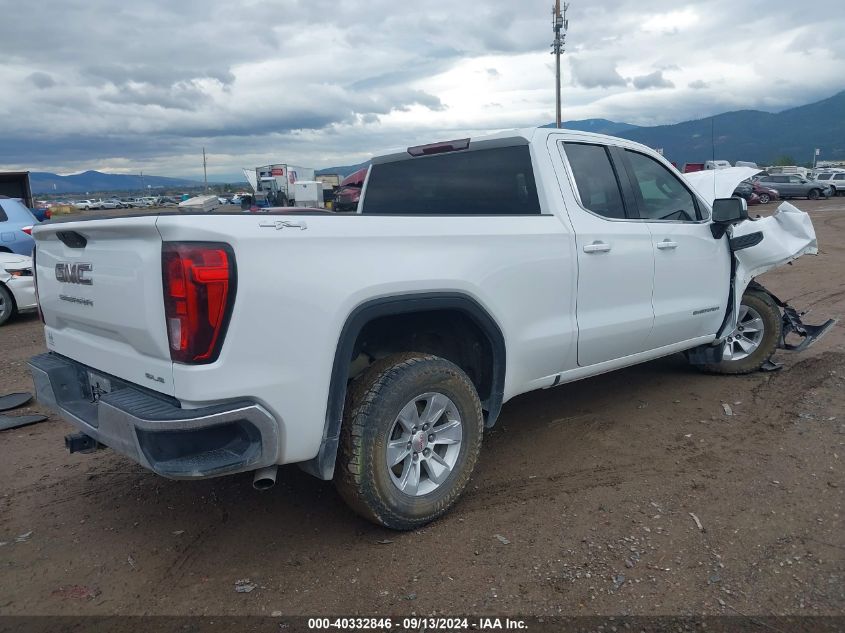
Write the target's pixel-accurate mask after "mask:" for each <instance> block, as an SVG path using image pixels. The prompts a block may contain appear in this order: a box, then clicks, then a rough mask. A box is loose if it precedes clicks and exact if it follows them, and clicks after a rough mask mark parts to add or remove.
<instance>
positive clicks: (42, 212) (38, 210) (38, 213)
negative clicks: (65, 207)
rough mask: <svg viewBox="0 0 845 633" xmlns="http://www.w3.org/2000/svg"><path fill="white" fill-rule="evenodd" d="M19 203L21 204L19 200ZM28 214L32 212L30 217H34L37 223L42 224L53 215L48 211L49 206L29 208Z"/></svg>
mask: <svg viewBox="0 0 845 633" xmlns="http://www.w3.org/2000/svg"><path fill="white" fill-rule="evenodd" d="M19 201H20V202H21V203H22V202H23V201H22V200H20V199H19ZM30 212H32V215H34V216H35V219H36V220H38V221H39V222H44V221H45V220H49V219H50V218H51V217H53V213H52V212H51V211H50V207H49V206H44V207H35V208H31V209H30Z"/></svg>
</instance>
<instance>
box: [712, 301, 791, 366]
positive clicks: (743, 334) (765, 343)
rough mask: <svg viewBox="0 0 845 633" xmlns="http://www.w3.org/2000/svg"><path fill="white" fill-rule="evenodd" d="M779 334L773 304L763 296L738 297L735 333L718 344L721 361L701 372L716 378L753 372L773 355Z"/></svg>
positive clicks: (779, 329) (779, 328) (777, 311)
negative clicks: (720, 345) (714, 375)
mask: <svg viewBox="0 0 845 633" xmlns="http://www.w3.org/2000/svg"><path fill="white" fill-rule="evenodd" d="M782 330H783V322H782V320H781V316H780V310H779V309H778V306H777V304H776V303H775V302H774V300H772V298H771V297H770V296H769V295H768V294H766V293H765V292H760V291H758V290H749V291H748V292H746V293H745V294H744V295H743V297H742V302H741V303H740V306H739V316H738V318H737V326H736V329H735V330H734V331H733V332H731V334H730V335H729V336H728V338H727V339H725V341H724V343H723V344H722V360H721V361H720V362H718V363H713V364H709V365H704V366H703V369H704V370H705V371H709V372H713V373H716V374H749V373H751V372H753V371H757V370H758V369H760V368H761V367H762V366H763V365H764V364H765V363H766V362H767V361H768V360H769V359H770V358H771V357H772V354H774V353H775V350H776V349H777V346H778V342H779V341H780V337H781V332H782Z"/></svg>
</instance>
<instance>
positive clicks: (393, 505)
mask: <svg viewBox="0 0 845 633" xmlns="http://www.w3.org/2000/svg"><path fill="white" fill-rule="evenodd" d="M432 391H435V392H439V393H443V394H444V395H446V396H448V397H449V398H450V399H451V400H452V401H453V402H454V403H455V405H456V407H457V409H458V411H459V413H460V416H461V421H462V426H463V439H462V443H461V449H460V453H459V456H458V459H457V461H456V463H455V466H454V467H453V469H452V473H451V474H450V475H449V477H448V479H446V481H444V482H443V483H442V484H441V485H440V486H439V487H438V488H437V489H435V490H434V491H432V492H431V493H429V494H426V495H421V496H409V495H407V494H405V493H403V492H401V491H400V490H399V489H398V488H397V487H396V486H395V485H394V484H393V482H392V481H391V479H390V474H389V472H388V468H387V463H386V460H385V443H386V442H387V441H388V439H389V438H388V433H390V429H391V428H392V426H393V423H394V421H395V420H396V417H397V415H398V414H399V412H400V411H401V410H402V408H403V407H404V406H405V405H406V404H407V403H408V402H409V401H410V400H411V399H413V398H415V397H416V396H418V395H420V394H423V393H426V392H432ZM483 434H484V417H483V414H482V411H481V402H480V401H479V398H478V394H477V392H476V390H475V387H474V386H473V384H472V382H471V381H470V379H469V378H468V377H467V375H466V374H465V373H464V372H463V371H462V370H461V369H460V367H458V366H457V365H455V364H453V363H451V362H449V361H447V360H445V359H443V358H440V357H438V356H432V355H429V354H422V353H404V354H396V355H393V356H389V357H387V358H384V359H382V360H379V361H376V362H375V363H374V364H373V365H371V366H370V367H369V368H368V369H367V370H366V371H365V372H363V373H362V374H361V375H360V376H359V377H358V378H356V379H355V380H354V381H353V383H352V384H351V385H350V387H349V389H348V390H347V397H346V405H345V410H344V418H343V426H342V427H341V436H340V447H339V451H338V458H337V464H336V467H335V477H334V480H335V486H336V487H337V490H338V492H339V493H340V495H341V496H342V497H343V499H344V500H345V501H346V503H347V504H348V505H349V506H350V507H351V508H352V509H353V510H354V511H355V512H357V513H358V514H359V515H361V516H362V517H364V518H365V519H367V520H369V521H372V522H373V523H376V524H379V525H383V526H385V527H388V528H392V529H394V530H413V529H416V528H419V527H421V526H423V525H425V524H426V523H429V522H431V521H433V520H435V519H437V518H438V517H440V516H442V515H443V514H444V513H446V512H447V511H448V510H449V509H450V508H451V507H452V506H453V505H454V504H455V502H456V501H457V500H458V498H459V497H460V496H461V493H462V492H463V491H464V488H466V486H467V483H468V482H469V480H470V477H471V476H472V473H473V470H475V465H476V463H477V461H478V455H479V453H480V451H481V440H482V437H483Z"/></svg>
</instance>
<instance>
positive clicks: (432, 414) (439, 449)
mask: <svg viewBox="0 0 845 633" xmlns="http://www.w3.org/2000/svg"><path fill="white" fill-rule="evenodd" d="M463 435H464V429H463V423H462V421H461V415H460V413H459V412H458V407H457V406H455V403H454V402H452V400H451V399H450V398H449V397H448V396H446V395H444V394H442V393H436V392H429V393H424V394H421V395H419V396H417V397H416V398H414V399H413V400H411V401H410V402H408V403H407V404H406V405H405V406H404V407H402V410H401V411H400V412H399V415H397V416H396V420H394V422H393V425H392V427H391V429H390V434H389V437H388V443H387V449H386V451H385V459H386V460H387V468H388V471H389V472H390V479H391V480H392V481H393V485H395V486H396V487H397V488H398V489H399V490H400V491H401V492H403V493H404V494H406V495H409V496H411V497H418V496H422V495H426V494H429V493H431V492H434V491H435V490H437V489H438V488H439V487H440V486H441V485H443V483H444V482H445V481H446V479H448V477H449V475H450V474H451V473H452V470H453V468H454V467H455V464H456V462H457V461H458V456H459V455H460V452H461V444H462V442H463Z"/></svg>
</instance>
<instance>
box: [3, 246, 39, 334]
mask: <svg viewBox="0 0 845 633" xmlns="http://www.w3.org/2000/svg"><path fill="white" fill-rule="evenodd" d="M36 308H37V303H36V300H35V277H33V274H32V258H31V257H27V256H26V255H18V254H16V253H0V325H3V324H5V323H6V322H7V321H8V320H9V319H10V318H12V317H13V316H14V315H15V314H19V313H21V312H30V311H32V310H35V309H36Z"/></svg>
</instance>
